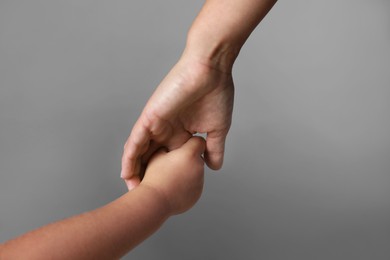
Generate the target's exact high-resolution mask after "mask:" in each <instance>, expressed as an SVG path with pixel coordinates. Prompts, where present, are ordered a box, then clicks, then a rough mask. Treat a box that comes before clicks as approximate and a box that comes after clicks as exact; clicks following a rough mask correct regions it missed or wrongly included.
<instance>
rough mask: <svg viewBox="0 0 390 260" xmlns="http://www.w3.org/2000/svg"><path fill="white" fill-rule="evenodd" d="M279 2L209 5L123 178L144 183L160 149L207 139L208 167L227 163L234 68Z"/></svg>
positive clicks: (212, 0) (126, 156)
mask: <svg viewBox="0 0 390 260" xmlns="http://www.w3.org/2000/svg"><path fill="white" fill-rule="evenodd" d="M275 3H276V0H207V1H206V2H205V4H204V6H203V8H202V10H201V11H200V13H199V15H198V16H197V18H196V19H195V21H194V22H193V25H192V26H191V28H190V30H189V32H188V36H187V43H186V47H185V49H184V51H183V54H182V56H181V58H180V59H179V61H178V62H177V64H176V65H175V66H174V67H173V68H172V70H171V71H170V72H169V73H168V75H167V76H166V77H165V78H164V79H163V81H162V82H161V83H160V85H159V86H158V87H157V89H156V91H155V92H154V93H153V95H152V96H151V98H150V99H149V101H148V102H147V104H146V106H145V108H144V110H143V112H142V113H141V115H140V117H139V118H138V120H137V122H136V124H135V125H134V127H133V129H132V131H131V134H130V136H129V138H128V140H127V142H126V144H125V146H124V153H123V157H122V172H121V176H122V178H124V179H125V180H126V182H127V183H128V185H129V187H131V186H133V187H135V186H137V185H138V184H139V182H140V178H139V175H140V172H141V171H142V168H143V167H142V162H145V161H147V159H148V157H149V155H150V154H152V153H153V151H154V150H156V149H157V148H158V147H160V146H165V147H167V148H168V149H170V150H172V149H175V148H177V147H179V146H180V145H181V144H182V143H184V142H186V141H187V140H188V138H190V137H191V136H192V135H193V134H194V133H197V132H198V133H207V140H206V151H205V161H206V163H207V165H208V166H209V167H210V168H211V169H214V170H217V169H220V168H221V166H222V163H223V156H224V147H225V139H226V135H227V133H228V131H229V128H230V125H231V117H232V110H233V99H234V84H233V79H232V75H231V72H232V67H233V64H234V61H235V59H236V57H237V55H238V54H239V51H240V49H241V47H242V46H243V44H244V43H245V41H246V39H247V38H248V37H249V35H250V34H251V32H252V31H253V29H254V28H255V27H256V26H257V25H258V23H259V22H260V21H261V20H262V19H263V17H264V16H265V15H266V14H267V13H268V11H269V10H270V9H271V8H272V6H273V5H274V4H275Z"/></svg>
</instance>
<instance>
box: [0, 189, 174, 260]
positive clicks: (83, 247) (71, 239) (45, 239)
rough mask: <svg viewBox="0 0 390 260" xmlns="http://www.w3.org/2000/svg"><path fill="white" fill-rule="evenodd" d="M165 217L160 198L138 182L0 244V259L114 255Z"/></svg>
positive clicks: (165, 211)
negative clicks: (104, 201)
mask: <svg viewBox="0 0 390 260" xmlns="http://www.w3.org/2000/svg"><path fill="white" fill-rule="evenodd" d="M168 217H169V208H168V206H167V203H166V201H164V198H163V197H162V196H160V195H159V194H158V193H157V191H155V190H154V189H153V188H149V187H147V186H143V185H140V186H138V187H137V188H136V189H134V190H133V191H131V192H128V193H126V194H125V195H123V196H122V197H120V198H118V199H116V200H115V201H113V202H111V203H109V204H107V205H105V206H103V207H101V208H99V209H96V210H94V211H91V212H87V213H83V214H81V215H78V216H75V217H72V218H69V219H65V220H62V221H59V222H56V223H53V224H49V225H47V226H44V227H42V228H39V229H37V230H34V231H32V232H29V233H27V234H25V235H23V236H21V237H19V238H16V239H14V240H11V241H9V242H7V243H5V244H4V245H3V246H1V247H0V259H118V258H120V257H121V256H123V255H124V254H126V253H127V252H128V251H129V250H131V249H132V248H134V247H135V246H136V245H137V244H139V243H140V242H142V241H143V240H145V239H146V238H147V237H149V236H150V235H151V234H152V233H154V232H155V231H156V230H157V229H158V228H159V227H160V226H161V224H162V223H163V222H164V221H165V220H166V219H167V218H168Z"/></svg>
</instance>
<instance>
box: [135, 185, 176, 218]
mask: <svg viewBox="0 0 390 260" xmlns="http://www.w3.org/2000/svg"><path fill="white" fill-rule="evenodd" d="M137 188H138V189H143V190H144V192H145V193H147V194H148V196H150V197H152V198H154V199H155V200H156V203H157V204H158V206H159V208H160V211H161V213H162V214H163V215H165V216H166V217H169V216H171V215H173V210H172V207H171V203H170V201H169V199H168V198H167V196H166V195H165V194H164V192H162V191H160V190H159V189H158V188H156V187H153V186H152V185H149V184H146V183H141V184H140V185H139V186H138V187H137Z"/></svg>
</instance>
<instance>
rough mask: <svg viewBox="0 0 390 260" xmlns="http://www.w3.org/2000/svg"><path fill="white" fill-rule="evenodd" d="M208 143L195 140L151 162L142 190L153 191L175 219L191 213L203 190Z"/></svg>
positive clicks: (159, 153) (160, 151)
mask: <svg viewBox="0 0 390 260" xmlns="http://www.w3.org/2000/svg"><path fill="white" fill-rule="evenodd" d="M204 150H205V141H204V139H203V138H201V137H192V138H190V139H189V140H188V141H187V142H186V143H185V144H183V145H182V146H181V147H180V148H178V149H176V150H173V151H170V152H166V151H164V150H163V149H160V150H159V151H157V152H156V153H155V154H154V155H153V156H152V158H151V159H150V161H149V163H148V165H147V168H146V172H145V176H144V178H143V180H142V182H141V184H140V186H144V187H148V188H152V189H154V190H155V191H157V194H160V195H161V196H162V197H163V199H164V200H165V201H167V204H168V207H169V209H168V210H169V212H171V214H172V215H175V214H180V213H183V212H185V211H187V210H188V209H190V208H191V207H192V206H193V205H194V204H195V203H196V201H198V199H199V198H200V195H201V193H202V189H203V177H204V160H203V158H202V153H203V152H204Z"/></svg>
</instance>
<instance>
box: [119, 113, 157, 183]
mask: <svg viewBox="0 0 390 260" xmlns="http://www.w3.org/2000/svg"><path fill="white" fill-rule="evenodd" d="M149 141H150V134H149V130H148V129H147V128H146V127H144V126H143V124H142V123H141V121H140V119H138V121H137V122H136V123H135V125H134V127H133V129H132V131H131V134H130V136H129V139H128V140H127V142H126V144H125V146H124V151H123V156H122V171H121V177H122V178H123V179H130V178H131V177H132V176H134V175H136V174H139V171H140V167H141V160H140V158H141V155H142V154H143V153H145V152H146V151H147V149H148V146H149Z"/></svg>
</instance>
